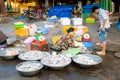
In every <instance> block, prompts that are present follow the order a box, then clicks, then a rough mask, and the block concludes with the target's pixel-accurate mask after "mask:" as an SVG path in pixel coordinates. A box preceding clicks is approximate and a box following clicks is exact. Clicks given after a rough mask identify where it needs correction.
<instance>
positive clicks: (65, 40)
mask: <svg viewBox="0 0 120 80" xmlns="http://www.w3.org/2000/svg"><path fill="white" fill-rule="evenodd" d="M74 34H75V30H74V28H69V29H68V30H67V34H65V35H63V36H62V37H61V38H60V39H59V40H58V41H57V42H56V43H55V49H53V48H51V49H52V50H54V51H58V52H60V51H62V50H67V49H68V48H69V47H74V39H73V37H74Z"/></svg>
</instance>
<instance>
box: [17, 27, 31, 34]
mask: <svg viewBox="0 0 120 80" xmlns="http://www.w3.org/2000/svg"><path fill="white" fill-rule="evenodd" d="M15 34H16V36H29V28H18V29H15Z"/></svg>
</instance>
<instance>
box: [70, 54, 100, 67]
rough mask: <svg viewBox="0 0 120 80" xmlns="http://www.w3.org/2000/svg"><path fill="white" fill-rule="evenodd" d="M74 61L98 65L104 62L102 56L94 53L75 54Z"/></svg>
mask: <svg viewBox="0 0 120 80" xmlns="http://www.w3.org/2000/svg"><path fill="white" fill-rule="evenodd" d="M72 59H73V61H74V62H75V63H78V64H81V65H97V64H99V63H101V62H102V58H101V57H99V56H97V55H93V54H79V55H76V56H74V57H73V58H72Z"/></svg>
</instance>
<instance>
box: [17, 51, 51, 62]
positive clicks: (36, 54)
mask: <svg viewBox="0 0 120 80" xmlns="http://www.w3.org/2000/svg"><path fill="white" fill-rule="evenodd" d="M47 55H50V54H49V53H48V52H41V51H37V50H30V51H27V52H24V53H22V54H20V55H19V56H18V58H19V59H21V60H27V61H28V60H41V58H42V57H44V56H47Z"/></svg>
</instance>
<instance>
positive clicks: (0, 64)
mask: <svg viewBox="0 0 120 80" xmlns="http://www.w3.org/2000/svg"><path fill="white" fill-rule="evenodd" d="M113 53H114V52H109V53H108V54H107V55H106V56H104V57H102V58H103V62H102V63H101V64H99V65H96V66H93V67H90V68H82V67H80V66H78V65H76V64H75V63H73V62H72V63H71V65H69V66H67V67H66V68H64V69H62V70H59V71H58V70H57V71H56V70H52V69H50V68H48V67H44V68H43V69H42V70H41V72H40V73H39V74H37V75H36V76H33V77H24V76H21V75H20V74H19V73H18V72H17V71H16V69H15V67H16V65H17V64H18V63H20V62H23V61H21V60H19V59H16V60H10V61H5V60H3V59H0V80H120V59H118V58H116V57H115V56H114V55H113Z"/></svg>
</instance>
